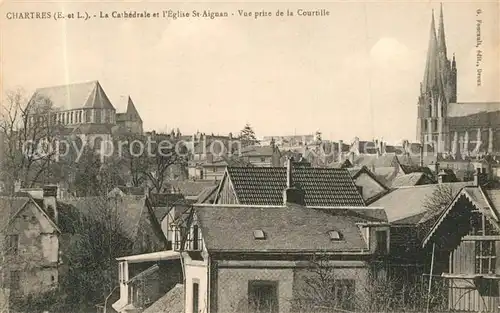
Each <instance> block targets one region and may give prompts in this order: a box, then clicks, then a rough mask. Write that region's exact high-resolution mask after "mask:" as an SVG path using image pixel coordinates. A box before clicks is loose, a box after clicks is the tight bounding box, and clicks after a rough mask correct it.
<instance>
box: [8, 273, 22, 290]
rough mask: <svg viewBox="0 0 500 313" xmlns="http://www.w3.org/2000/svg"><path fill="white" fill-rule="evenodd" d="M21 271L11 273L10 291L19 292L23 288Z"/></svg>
mask: <svg viewBox="0 0 500 313" xmlns="http://www.w3.org/2000/svg"><path fill="white" fill-rule="evenodd" d="M20 276H21V275H20V273H19V271H12V272H10V290H19V289H20V287H21V284H20V282H21V277H20Z"/></svg>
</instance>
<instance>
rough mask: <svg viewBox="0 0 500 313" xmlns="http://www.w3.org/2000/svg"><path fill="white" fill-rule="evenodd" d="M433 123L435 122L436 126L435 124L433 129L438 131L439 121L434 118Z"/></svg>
mask: <svg viewBox="0 0 500 313" xmlns="http://www.w3.org/2000/svg"><path fill="white" fill-rule="evenodd" d="M433 124H434V126H433V128H434V129H433V131H437V130H438V121H437V120H434V121H433Z"/></svg>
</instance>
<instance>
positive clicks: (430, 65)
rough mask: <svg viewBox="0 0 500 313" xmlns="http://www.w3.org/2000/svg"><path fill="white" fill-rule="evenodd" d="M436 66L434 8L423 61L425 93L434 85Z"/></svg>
mask: <svg viewBox="0 0 500 313" xmlns="http://www.w3.org/2000/svg"><path fill="white" fill-rule="evenodd" d="M437 67H438V50H437V39H436V24H435V22H434V10H432V19H431V29H430V34H429V46H428V48H427V60H426V63H425V71H424V80H423V82H422V92H423V93H426V92H428V91H430V90H432V88H433V87H434V86H435V85H436V80H437V78H438V77H437V73H438V70H437Z"/></svg>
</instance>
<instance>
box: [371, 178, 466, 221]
mask: <svg viewBox="0 0 500 313" xmlns="http://www.w3.org/2000/svg"><path fill="white" fill-rule="evenodd" d="M440 185H443V186H448V187H449V188H450V190H451V192H452V193H453V195H456V194H458V192H459V191H460V190H461V189H462V188H463V187H466V186H469V185H471V183H443V184H431V185H421V186H410V187H399V188H396V189H394V190H392V191H391V192H389V193H387V194H386V195H384V196H382V197H381V198H380V199H378V200H376V201H375V202H373V203H371V204H370V206H373V207H380V208H384V209H385V212H386V214H387V218H388V220H389V222H390V223H392V222H396V221H398V220H402V219H405V218H408V217H412V216H414V215H418V214H422V213H424V212H426V211H427V210H428V209H427V208H425V203H426V201H427V200H428V199H429V198H430V197H432V195H433V192H434V191H435V190H436V189H438V188H439V186H440Z"/></svg>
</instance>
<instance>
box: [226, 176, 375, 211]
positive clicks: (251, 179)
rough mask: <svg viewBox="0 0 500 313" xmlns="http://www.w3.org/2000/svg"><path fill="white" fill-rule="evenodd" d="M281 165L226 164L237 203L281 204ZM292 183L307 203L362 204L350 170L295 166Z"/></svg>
mask: <svg viewBox="0 0 500 313" xmlns="http://www.w3.org/2000/svg"><path fill="white" fill-rule="evenodd" d="M286 171H287V169H286V168H284V167H228V168H227V175H229V178H230V180H231V182H232V184H233V187H234V190H235V192H236V196H237V198H238V200H239V203H240V204H250V205H281V204H283V191H284V190H285V188H286ZM292 180H293V183H294V184H298V185H300V187H301V188H302V189H303V190H304V191H305V203H306V205H307V206H364V205H365V204H364V201H363V198H362V196H361V195H360V194H359V192H358V189H357V187H356V185H355V184H354V182H353V180H352V178H351V176H350V174H349V171H348V170H346V169H336V168H313V167H297V168H293V170H292Z"/></svg>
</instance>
